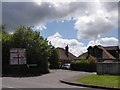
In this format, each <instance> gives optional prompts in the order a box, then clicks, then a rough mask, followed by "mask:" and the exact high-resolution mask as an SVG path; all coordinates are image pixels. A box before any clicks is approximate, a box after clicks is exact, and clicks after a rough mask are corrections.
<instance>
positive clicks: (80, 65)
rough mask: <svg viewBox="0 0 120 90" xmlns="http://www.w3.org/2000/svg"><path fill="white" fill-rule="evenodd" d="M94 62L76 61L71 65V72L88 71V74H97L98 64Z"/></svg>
mask: <svg viewBox="0 0 120 90" xmlns="http://www.w3.org/2000/svg"><path fill="white" fill-rule="evenodd" d="M93 61H94V60H80V61H74V62H72V63H71V66H70V68H71V70H76V71H87V72H95V71H96V63H94V62H93Z"/></svg>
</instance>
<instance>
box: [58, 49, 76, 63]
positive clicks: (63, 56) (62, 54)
mask: <svg viewBox="0 0 120 90" xmlns="http://www.w3.org/2000/svg"><path fill="white" fill-rule="evenodd" d="M57 50H58V54H59V57H60V59H61V60H70V61H71V60H76V59H77V57H76V56H74V55H73V54H72V53H70V52H68V57H67V55H66V54H65V49H63V48H57Z"/></svg>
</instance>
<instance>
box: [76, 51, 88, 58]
mask: <svg viewBox="0 0 120 90" xmlns="http://www.w3.org/2000/svg"><path fill="white" fill-rule="evenodd" d="M87 56H88V53H87V52H86V53H83V54H81V55H80V56H78V58H79V59H82V58H83V57H87Z"/></svg>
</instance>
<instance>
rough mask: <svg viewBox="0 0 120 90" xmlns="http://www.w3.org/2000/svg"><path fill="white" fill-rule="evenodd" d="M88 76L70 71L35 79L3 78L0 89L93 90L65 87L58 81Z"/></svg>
mask: <svg viewBox="0 0 120 90" xmlns="http://www.w3.org/2000/svg"><path fill="white" fill-rule="evenodd" d="M89 74H90V73H86V72H79V71H70V70H51V73H49V74H45V75H42V76H37V77H27V78H16V77H14V78H13V77H3V78H2V87H3V88H12V89H14V88H81V89H82V90H83V89H85V90H93V89H90V88H86V87H80V86H72V85H67V84H64V83H61V82H60V81H59V80H60V79H65V78H70V77H74V76H78V75H80V76H85V75H89ZM18 90H19V89H18ZM20 90H23V89H20ZM95 90H98V89H95ZM99 90H100V89H99Z"/></svg>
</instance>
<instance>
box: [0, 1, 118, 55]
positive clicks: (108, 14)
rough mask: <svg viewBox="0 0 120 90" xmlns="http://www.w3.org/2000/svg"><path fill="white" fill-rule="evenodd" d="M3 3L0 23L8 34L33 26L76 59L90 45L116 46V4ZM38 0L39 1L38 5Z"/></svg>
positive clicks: (93, 2)
mask: <svg viewBox="0 0 120 90" xmlns="http://www.w3.org/2000/svg"><path fill="white" fill-rule="evenodd" d="M7 1H9V0H5V1H4V2H2V24H6V27H7V28H6V30H7V31H8V32H9V33H12V32H14V31H15V28H16V27H17V26H20V25H25V26H30V27H33V26H34V27H33V30H35V31H39V32H40V33H41V36H43V37H44V38H47V40H48V41H49V42H51V43H52V45H53V46H55V47H61V48H65V46H66V45H67V44H68V46H69V51H70V52H71V53H72V54H74V55H75V56H79V55H81V54H82V53H84V52H86V51H87V48H88V47H89V46H94V45H103V46H117V45H118V2H108V1H107V2H105V1H104V2H103V1H99V0H94V1H93V0H92V2H90V1H88V0H87V1H86V2H82V1H79V2H78V1H76V0H69V1H68V0H64V2H63V1H60V0H58V1H56V0H49V1H47V0H44V1H43V0H32V1H31V2H20V0H13V2H7ZM38 1H39V2H38Z"/></svg>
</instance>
